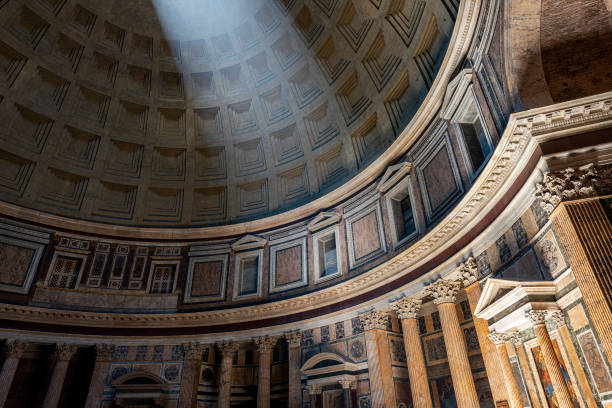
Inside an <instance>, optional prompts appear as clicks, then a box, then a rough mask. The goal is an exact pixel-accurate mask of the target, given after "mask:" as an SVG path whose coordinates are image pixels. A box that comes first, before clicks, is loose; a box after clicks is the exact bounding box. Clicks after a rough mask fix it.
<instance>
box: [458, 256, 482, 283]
mask: <svg viewBox="0 0 612 408" xmlns="http://www.w3.org/2000/svg"><path fill="white" fill-rule="evenodd" d="M459 274H460V275H461V279H462V281H463V286H469V285H471V284H472V283H474V282H476V281H477V280H478V263H476V258H474V257H473V256H470V257H469V258H468V259H467V260H466V261H465V262H463V263H462V264H461V265H459Z"/></svg>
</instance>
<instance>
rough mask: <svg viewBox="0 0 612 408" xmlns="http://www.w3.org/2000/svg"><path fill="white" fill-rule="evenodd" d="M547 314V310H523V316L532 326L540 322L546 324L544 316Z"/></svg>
mask: <svg viewBox="0 0 612 408" xmlns="http://www.w3.org/2000/svg"><path fill="white" fill-rule="evenodd" d="M548 315H549V311H548V310H533V309H531V310H527V311H526V312H525V317H526V318H527V319H528V320H529V322H530V323H531V324H532V325H533V326H538V325H540V324H546V318H547V317H548Z"/></svg>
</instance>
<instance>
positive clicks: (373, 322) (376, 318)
mask: <svg viewBox="0 0 612 408" xmlns="http://www.w3.org/2000/svg"><path fill="white" fill-rule="evenodd" d="M388 319H389V315H388V314H387V313H386V312H383V311H382V310H370V311H369V312H366V313H364V314H361V315H359V320H361V324H362V325H363V330H365V331H368V330H373V329H382V330H385V329H386V328H387V321H388Z"/></svg>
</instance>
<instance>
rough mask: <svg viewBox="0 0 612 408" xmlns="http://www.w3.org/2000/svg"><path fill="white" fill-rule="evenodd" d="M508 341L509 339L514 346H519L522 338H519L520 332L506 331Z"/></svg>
mask: <svg viewBox="0 0 612 408" xmlns="http://www.w3.org/2000/svg"><path fill="white" fill-rule="evenodd" d="M508 341H511V342H512V344H514V346H515V347H520V346H521V345H522V344H523V339H521V333H519V331H518V330H513V331H510V332H508Z"/></svg>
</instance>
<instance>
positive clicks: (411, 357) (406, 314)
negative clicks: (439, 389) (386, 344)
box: [391, 298, 433, 408]
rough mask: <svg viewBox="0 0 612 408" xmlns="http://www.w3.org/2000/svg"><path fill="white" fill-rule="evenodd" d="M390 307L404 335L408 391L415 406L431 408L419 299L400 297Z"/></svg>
mask: <svg viewBox="0 0 612 408" xmlns="http://www.w3.org/2000/svg"><path fill="white" fill-rule="evenodd" d="M391 307H392V308H393V310H395V312H396V313H397V316H398V318H399V319H400V321H401V324H402V332H403V335H404V350H405V351H406V366H407V367H408V377H409V379H410V391H411V392H412V400H413V402H414V406H415V407H421V408H432V407H433V403H432V401H431V394H430V392H429V382H428V380H427V368H426V367H425V358H424V356H423V349H422V347H421V337H420V335H419V325H418V322H417V315H418V312H419V310H420V309H421V300H420V299H412V298H402V299H400V300H398V301H397V302H394V303H393V304H392V305H391Z"/></svg>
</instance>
